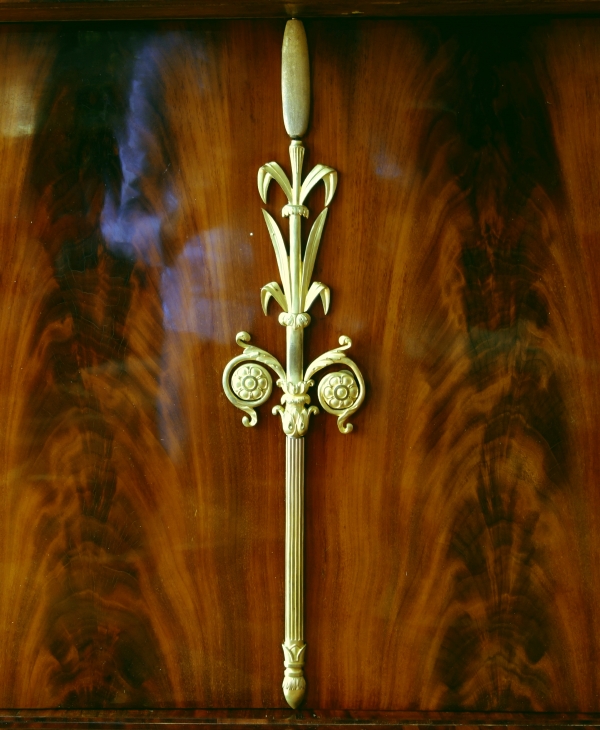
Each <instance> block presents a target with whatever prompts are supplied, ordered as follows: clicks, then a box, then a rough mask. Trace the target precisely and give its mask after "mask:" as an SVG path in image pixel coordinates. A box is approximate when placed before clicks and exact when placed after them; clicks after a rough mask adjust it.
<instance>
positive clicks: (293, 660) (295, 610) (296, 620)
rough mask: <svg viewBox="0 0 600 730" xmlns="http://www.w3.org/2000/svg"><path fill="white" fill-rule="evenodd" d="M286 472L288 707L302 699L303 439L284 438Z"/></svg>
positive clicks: (303, 645)
mask: <svg viewBox="0 0 600 730" xmlns="http://www.w3.org/2000/svg"><path fill="white" fill-rule="evenodd" d="M285 441H286V448H285V455H286V465H285V467H286V471H285V477H286V478H285V642H284V644H283V654H284V666H285V672H284V677H283V693H284V695H285V698H286V701H287V703H288V704H289V705H290V707H294V708H295V707H298V706H299V705H300V704H301V703H302V700H303V699H304V693H305V691H306V680H305V679H304V650H305V647H306V645H305V644H304V439H303V438H290V437H288V438H286V440H285Z"/></svg>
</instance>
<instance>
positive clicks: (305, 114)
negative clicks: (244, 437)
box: [223, 20, 365, 708]
mask: <svg viewBox="0 0 600 730" xmlns="http://www.w3.org/2000/svg"><path fill="white" fill-rule="evenodd" d="M281 85H282V97H283V119H284V124H285V128H286V131H287V133H288V135H289V136H290V137H291V140H292V142H291V144H290V160H291V168H292V181H291V182H290V180H289V179H288V177H287V175H286V174H285V172H284V171H283V169H282V168H281V166H280V165H279V164H277V162H269V163H267V164H266V165H263V166H262V167H261V168H260V170H259V171H258V189H259V192H260V196H261V198H262V200H263V202H265V203H266V199H267V191H268V188H269V183H270V182H271V180H275V181H276V182H277V183H278V184H279V185H280V187H281V189H282V190H283V192H284V193H285V195H286V197H287V200H288V202H287V205H285V206H284V208H283V211H282V215H283V217H284V218H289V251H288V248H287V247H286V245H285V242H284V239H283V236H282V234H281V230H280V229H279V226H278V225H277V223H276V222H275V220H274V218H273V217H272V216H271V215H270V214H269V213H268V212H267V211H266V210H263V215H264V218H265V222H266V224H267V229H268V231H269V235H270V236H271V241H272V242H273V247H274V249H275V256H276V258H277V264H278V267H279V276H280V278H281V285H280V284H278V283H277V282H271V283H270V284H267V285H266V286H263V288H262V290H261V302H262V307H263V310H264V312H265V314H266V313H267V307H268V303H269V300H270V299H271V298H273V299H275V301H276V302H277V303H278V304H279V306H280V307H281V309H282V310H283V311H282V312H281V314H280V315H279V322H280V323H281V324H282V325H283V326H284V327H285V328H286V336H287V359H286V367H285V369H284V368H283V367H282V366H281V364H280V363H279V361H278V360H277V359H276V358H274V357H273V356H272V355H271V354H269V353H268V352H265V350H261V349H260V348H258V347H254V346H253V345H250V344H249V343H250V335H249V334H248V333H247V332H240V333H238V335H237V337H236V341H237V343H238V345H240V347H242V348H244V351H243V353H242V354H241V355H238V356H237V357H234V358H233V360H231V361H230V362H229V363H228V364H227V366H226V368H225V370H224V372H223V388H224V390H225V394H226V395H227V397H228V398H229V400H230V401H231V402H232V403H233V404H234V405H235V406H237V407H238V408H240V409H241V410H242V411H244V412H245V413H246V415H245V416H244V417H243V418H242V423H243V424H244V426H254V425H255V424H256V420H257V417H256V410H255V408H256V407H257V406H260V405H261V404H262V403H264V402H265V401H266V400H267V399H268V398H269V396H270V395H271V391H272V388H273V381H272V378H271V374H270V373H269V371H268V370H267V369H266V367H265V366H267V367H269V368H271V370H273V371H274V372H275V374H276V375H277V385H278V386H279V387H280V388H281V389H282V391H283V396H282V398H281V405H279V406H275V408H274V409H273V413H277V414H279V415H280V416H281V420H282V425H283V430H284V432H285V435H286V475H285V484H286V493H285V499H286V517H285V641H284V643H283V653H284V666H285V671H284V678H283V692H284V695H285V699H286V701H287V702H288V704H289V705H290V706H291V707H294V708H295V707H298V706H299V705H300V704H301V703H302V701H303V699H304V694H305V691H306V681H305V679H304V653H305V649H306V644H305V643H304V438H303V437H304V434H305V433H306V430H307V428H308V422H309V418H310V416H311V414H316V413H318V408H317V407H316V406H311V405H310V401H311V399H310V396H309V395H308V390H309V388H311V387H312V386H313V385H314V381H313V380H312V377H313V375H315V374H316V373H317V372H319V371H320V370H322V369H323V368H325V367H327V366H329V365H336V364H339V365H345V366H346V367H347V368H349V369H344V370H339V371H336V372H330V373H329V374H327V375H326V376H325V377H324V378H323V379H322V380H321V382H320V384H319V388H318V397H319V402H320V403H321V406H322V407H323V408H324V409H325V410H326V411H327V412H328V413H332V414H334V415H336V416H337V417H338V427H339V429H340V431H341V432H342V433H350V431H351V430H352V425H351V424H349V423H346V420H347V418H348V417H349V416H350V415H351V414H352V413H354V412H355V411H356V410H357V408H358V407H359V406H360V404H361V403H362V401H363V400H364V397H365V384H364V380H363V377H362V375H361V372H360V370H359V369H358V367H357V365H356V364H355V363H354V362H353V361H352V360H351V359H350V358H348V357H347V356H346V350H348V348H349V347H350V346H351V344H352V342H351V340H350V338H349V337H344V336H342V337H340V340H339V342H340V347H338V348H337V349H335V350H330V351H329V352H326V353H325V354H323V355H321V356H320V357H318V358H317V359H316V360H314V361H313V362H312V363H311V364H310V365H309V366H308V368H307V369H306V371H305V370H304V363H303V336H304V328H305V327H306V326H307V325H308V324H310V315H309V314H308V310H309V309H310V307H311V305H312V304H313V302H314V301H315V300H316V299H317V298H318V297H320V298H321V301H322V303H323V309H324V311H325V313H326V314H327V310H328V309H329V301H330V291H329V288H328V287H327V286H325V284H322V283H321V282H318V281H315V282H311V278H312V272H313V267H314V263H315V258H316V255H317V250H318V248H319V243H320V241H321V235H322V233H323V227H324V225H325V219H326V217H327V206H328V205H329V203H330V202H331V199H332V198H333V195H334V193H335V189H336V186H337V172H336V171H335V170H333V169H332V168H331V167H327V166H326V165H316V166H315V167H314V168H313V169H312V170H311V171H310V172H309V173H308V175H307V176H306V177H305V179H304V182H303V181H302V162H303V159H304V147H303V146H302V143H301V141H300V140H301V138H302V137H303V136H304V134H305V133H306V129H307V127H308V118H309V112H310V74H309V65H308V47H307V44H306V34H305V32H304V26H303V25H302V23H301V22H300V21H299V20H290V21H288V23H287V25H286V28H285V34H284V37H283V52H282V73H281ZM320 181H323V183H324V185H325V209H324V210H323V211H322V212H321V213H320V214H319V215H318V216H317V218H316V220H315V222H314V223H313V225H312V228H311V231H310V233H309V236H308V241H307V243H306V249H305V251H304V258H303V257H302V240H301V227H300V219H301V216H304V217H305V218H308V214H309V211H308V208H307V207H306V206H305V205H304V201H305V200H306V198H307V196H308V194H309V192H310V191H311V190H312V188H313V187H314V186H315V185H316V184H317V183H318V182H320Z"/></svg>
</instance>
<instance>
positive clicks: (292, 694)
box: [282, 641, 306, 710]
mask: <svg viewBox="0 0 600 730" xmlns="http://www.w3.org/2000/svg"><path fill="white" fill-rule="evenodd" d="M305 650H306V644H305V643H304V642H303V641H291V642H289V643H288V642H286V643H285V644H283V656H284V662H283V666H284V667H285V672H284V674H283V684H282V687H283V694H284V696H285V701H286V702H287V703H288V705H289V706H290V707H291V708H292V709H294V710H295V709H296V708H297V707H300V705H301V704H302V702H303V701H304V695H305V693H306V680H305V679H304V652H305Z"/></svg>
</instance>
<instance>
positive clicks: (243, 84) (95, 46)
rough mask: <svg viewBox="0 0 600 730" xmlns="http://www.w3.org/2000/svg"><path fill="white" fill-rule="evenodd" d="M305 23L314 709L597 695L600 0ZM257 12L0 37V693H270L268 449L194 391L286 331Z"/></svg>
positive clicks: (461, 705) (274, 44)
mask: <svg viewBox="0 0 600 730" xmlns="http://www.w3.org/2000/svg"><path fill="white" fill-rule="evenodd" d="M306 27H307V34H308V38H309V45H310V51H311V58H312V74H313V89H314V92H313V97H314V98H313V102H314V103H313V114H312V121H311V127H310V131H309V136H308V138H307V141H306V144H307V148H308V156H307V161H306V168H307V169H308V168H309V166H312V165H313V164H314V163H316V162H321V163H324V164H328V165H331V166H332V167H334V168H335V169H337V170H338V171H339V173H340V184H339V188H338V192H337V193H336V198H335V199H334V201H333V203H332V205H331V207H330V213H329V216H328V221H327V226H326V229H325V233H324V236H323V241H322V244H321V251H320V254H319V258H318V260H317V264H316V268H315V274H314V278H315V279H316V280H320V281H324V282H325V283H327V284H328V285H329V286H331V289H332V305H331V311H330V314H329V315H328V316H327V317H325V316H324V315H323V313H322V311H321V310H320V309H319V307H318V306H317V307H315V310H314V311H313V312H311V314H312V316H313V323H312V324H311V326H310V327H309V328H308V329H307V331H306V332H307V358H311V357H315V356H317V355H319V354H321V353H322V352H323V351H325V350H327V349H330V348H331V347H333V346H335V344H336V343H337V338H338V336H339V335H340V334H346V335H349V336H350V337H352V339H353V341H354V345H353V348H352V349H353V353H352V356H353V357H354V358H355V359H356V361H357V362H358V363H359V365H360V367H361V369H362V371H363V372H364V373H365V375H366V377H367V381H368V383H367V385H368V398H367V402H366V404H365V406H364V409H363V411H362V412H361V413H360V414H357V416H356V417H355V419H354V421H355V424H356V429H355V431H354V432H353V433H352V435H351V436H342V435H341V434H339V432H338V430H337V427H336V424H335V419H333V418H330V417H329V416H326V415H320V416H318V417H317V418H315V419H314V422H313V424H312V425H311V430H310V432H309V435H308V437H307V444H306V448H307V454H308V457H307V464H306V472H307V488H306V507H307V520H306V535H307V554H306V564H307V575H306V585H307V610H306V628H307V635H306V638H307V643H308V650H307V663H306V674H307V677H308V680H309V685H308V698H307V706H308V707H316V708H320V709H322V710H324V711H327V710H340V709H344V710H357V711H359V710H362V711H379V710H387V711H393V712H396V713H401V712H406V713H408V712H416V711H445V712H451V711H456V712H459V711H472V712H479V713H482V712H512V713H524V712H531V711H533V712H554V713H562V712H569V713H574V712H580V713H594V712H599V711H600V705H599V702H598V683H599V681H600V675H599V674H598V669H597V656H598V651H599V648H600V646H599V637H600V631H599V629H600V627H599V626H598V617H597V611H596V603H597V600H598V595H599V591H600V574H599V571H600V567H599V566H600V561H599V560H598V557H599V553H600V540H599V538H598V537H597V535H598V529H597V527H598V524H597V523H598V520H599V517H598V515H599V514H600V504H599V501H600V498H599V496H598V489H597V483H598V477H599V476H600V461H599V459H600V456H598V454H599V453H600V449H599V448H598V447H599V443H598V440H599V438H600V436H599V434H600V428H599V426H600V424H599V419H600V384H599V378H598V372H599V367H598V342H600V331H599V328H600V315H599V312H600V285H599V282H600V278H599V277H600V275H599V274H598V271H600V267H599V264H600V262H599V261H598V257H600V253H599V250H600V249H599V246H598V244H599V243H600V241H599V240H598V238H599V235H600V233H599V232H598V230H597V226H596V220H597V216H596V208H597V205H598V202H597V201H598V199H599V196H598V192H599V187H600V185H599V183H598V172H597V171H598V170H599V169H600V143H599V140H600V129H599V128H598V122H597V110H596V106H597V104H596V100H597V99H598V98H599V97H600V51H599V50H598V49H600V23H599V22H598V21H596V20H590V19H586V20H579V21H578V20H573V19H571V20H560V21H559V20H548V19H540V20H534V19H522V20H518V19H506V20H500V19H497V18H494V19H471V20H468V21H467V20H464V19H462V20H458V19H457V20H452V19H444V20H428V21H427V20H413V21H389V20H388V21H376V20H361V21H357V20H355V21H327V20H313V21H307V23H306ZM282 32H283V22H282V21H279V20H273V21H261V22H249V21H236V22H224V21H223V22H220V21H211V22H186V23H163V24H154V23H147V24H136V25H129V24H121V25H119V24H107V25H102V26H93V25H82V26H79V25H73V26H67V27H65V26H60V25H54V26H46V27H41V26H20V27H11V26H3V27H2V28H1V29H0V59H1V62H0V74H1V75H0V96H1V102H2V103H0V131H1V134H0V145H1V146H0V181H1V182H0V185H1V190H2V197H1V198H0V200H1V201H2V202H1V204H0V230H1V234H2V236H1V241H2V245H1V246H0V257H1V265H0V272H1V274H0V275H1V276H2V286H1V287H0V297H1V298H2V301H1V304H0V333H1V337H0V342H1V343H2V348H3V349H2V352H1V353H0V379H1V381H0V382H1V383H2V388H1V389H0V397H1V398H2V412H3V414H4V418H3V420H2V423H1V425H0V444H1V449H2V451H1V453H2V458H1V459H0V469H1V484H2V489H1V491H0V499H1V501H2V505H1V513H2V515H3V517H2V523H1V527H0V567H1V569H0V595H1V596H2V597H3V598H2V600H1V601H0V707H4V708H10V707H20V708H48V707H54V708H113V709H115V711H116V710H117V709H118V708H126V707H128V708H143V707H156V708H173V707H178V708H185V707H197V708H216V709H218V708H244V707H246V708H261V707H269V708H281V707H282V706H283V701H282V697H281V694H280V681H281V663H282V658H281V650H280V643H281V640H282V637H283V529H284V504H283V498H284V479H283V474H284V440H283V435H282V433H281V429H280V425H279V423H278V422H277V420H276V419H275V418H273V417H271V416H270V415H269V411H268V408H267V407H263V409H262V411H263V412H262V414H261V419H260V420H259V425H258V426H257V427H256V428H255V429H244V428H243V427H242V425H241V422H240V421H241V418H240V415H239V413H238V412H236V411H235V410H234V409H233V408H232V407H231V405H230V404H229V403H228V401H227V400H226V398H225V396H224V395H223V393H222V391H221V385H220V377H221V372H222V368H223V367H224V365H225V364H226V362H227V361H228V360H229V359H230V358H231V357H232V355H233V354H236V346H235V341H234V338H235V333H236V332H237V331H239V330H241V329H246V330H248V331H249V332H251V333H252V336H253V340H254V341H255V342H256V343H257V344H258V345H259V346H261V347H264V348H265V349H267V350H269V351H271V352H273V354H275V355H276V356H277V357H279V358H280V359H283V355H284V352H283V351H284V342H285V338H284V333H283V330H282V329H281V328H280V326H279V325H278V324H277V321H276V314H275V312H274V311H273V312H271V313H270V315H269V317H268V318H265V317H264V316H263V314H262V312H261V310H260V301H259V296H258V291H259V288H260V286H262V285H263V284H265V283H266V282H268V281H271V280H272V279H273V278H274V277H275V276H276V264H275V258H274V255H273V252H272V250H271V245H270V242H269V240H268V235H267V231H266V229H265V228H264V223H263V221H262V214H261V205H260V200H259V197H258V193H257V191H256V177H255V176H256V171H257V170H258V167H259V166H260V165H261V164H263V163H265V162H267V161H268V160H277V161H279V162H280V163H282V164H284V165H286V160H287V142H286V137H285V134H284V130H283V123H282V120H281V107H280V97H279V54H280V47H281V38H282ZM286 166H287V165H286ZM271 194H272V196H273V197H272V198H271V199H270V201H269V204H268V206H267V207H268V209H269V211H270V212H271V213H272V214H273V215H275V216H278V215H279V210H280V208H281V205H282V204H283V202H284V201H283V199H282V196H281V194H278V193H277V192H275V191H274V192H273V193H271ZM320 195H321V193H319V194H317V193H315V194H313V195H312V197H311V199H310V201H309V206H310V208H311V212H312V214H313V216H314V215H315V214H316V213H318V212H319V210H320V206H321V198H320ZM309 224H310V221H309ZM274 402H275V398H273V403H274ZM24 717H25V716H24ZM27 717H28V718H29V719H26V720H24V721H27V722H30V721H31V722H33V720H32V717H31V716H30V715H29V716H27ZM60 717H61V716H58V717H56V716H55V720H52V716H47V719H46V720H44V721H43V722H48V723H51V722H61V721H62V720H61V719H60ZM76 717H77V718H79V719H77V722H79V721H80V720H81V721H82V722H87V720H85V719H84V718H83V716H76ZM165 717H166V716H165ZM395 717H396V718H397V717H398V716H397V715H396V716H395ZM447 717H449V716H444V717H443V718H442V719H441V720H440V722H442V724H443V723H447V724H449V725H451V724H453V723H452V722H449V721H448V720H447ZM457 717H458V716H457ZM82 718H83V719H82ZM113 719H114V718H113ZM172 719H173V718H171V720H172ZM215 719H216V716H215ZM238 719H239V718H238ZM267 719H268V718H267ZM360 719H361V718H357V720H360ZM362 719H364V718H362ZM171 720H168V719H167V720H165V721H169V722H171ZM7 721H8V720H7ZM13 721H14V722H20V720H18V718H14V720H13V719H11V720H10V722H13ZM98 722H104V720H102V718H100V719H99V720H98ZM458 722H459V721H458V720H457V723H458ZM460 722H461V723H464V718H463V720H461V721H460ZM590 722H593V719H592V720H590ZM517 724H518V723H517ZM567 724H568V723H567Z"/></svg>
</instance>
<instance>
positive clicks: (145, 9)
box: [0, 0, 600, 22]
mask: <svg viewBox="0 0 600 730" xmlns="http://www.w3.org/2000/svg"><path fill="white" fill-rule="evenodd" d="M598 12H600V0H353V1H352V2H350V1H348V0H303V1H302V2H300V3H294V4H290V3H288V2H284V0H227V2H223V1H215V0H69V1H68V2H61V1H60V0H0V22H33V21H78V20H79V21H80V20H131V19H138V20H142V19H157V18H162V19H167V18H190V19H191V18H261V17H269V18H274V17H279V18H287V17H302V18H306V17H336V16H338V17H343V16H350V17H360V16H367V17H398V16H429V15H461V16H464V15H499V14H500V15H503V14H511V15H512V14H516V15H523V14H527V15H529V14H545V13H554V14H561V15H564V14H568V15H573V14H589V13H598Z"/></svg>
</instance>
